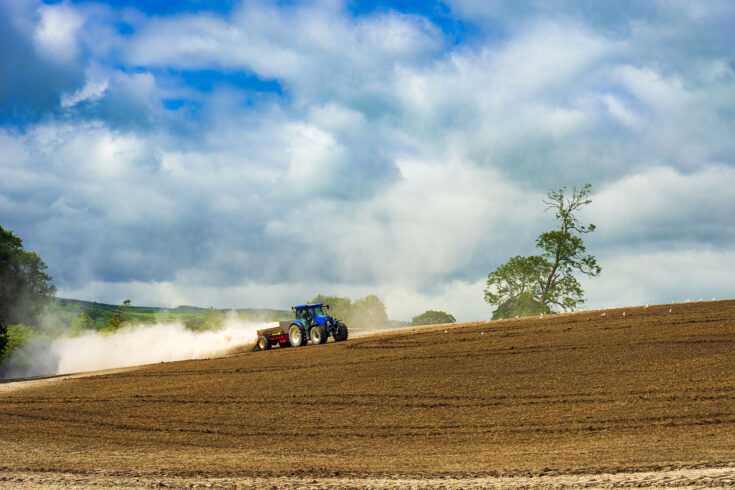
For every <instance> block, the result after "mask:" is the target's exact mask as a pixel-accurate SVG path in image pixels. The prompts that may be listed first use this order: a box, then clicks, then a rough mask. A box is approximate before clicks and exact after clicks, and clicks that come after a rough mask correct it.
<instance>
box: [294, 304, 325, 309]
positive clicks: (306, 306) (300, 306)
mask: <svg viewBox="0 0 735 490" xmlns="http://www.w3.org/2000/svg"><path fill="white" fill-rule="evenodd" d="M323 305H324V303H312V304H310V305H299V306H292V307H291V309H292V310H301V309H303V308H308V307H310V306H323Z"/></svg>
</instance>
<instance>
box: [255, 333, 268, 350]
mask: <svg viewBox="0 0 735 490" xmlns="http://www.w3.org/2000/svg"><path fill="white" fill-rule="evenodd" d="M270 348H271V341H270V340H269V339H268V337H266V336H265V335H261V336H260V337H258V350H268V349H270Z"/></svg>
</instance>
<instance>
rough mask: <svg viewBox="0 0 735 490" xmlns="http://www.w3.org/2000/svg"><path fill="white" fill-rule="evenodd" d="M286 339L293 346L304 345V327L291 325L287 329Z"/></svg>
mask: <svg viewBox="0 0 735 490" xmlns="http://www.w3.org/2000/svg"><path fill="white" fill-rule="evenodd" d="M288 340H289V342H291V345H292V346H293V347H300V346H302V345H306V335H304V329H302V328H301V327H300V326H298V325H291V327H290V328H289V329H288Z"/></svg>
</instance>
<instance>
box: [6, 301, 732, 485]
mask: <svg viewBox="0 0 735 490" xmlns="http://www.w3.org/2000/svg"><path fill="white" fill-rule="evenodd" d="M670 309H671V312H669V310H670ZM602 313H603V312H602V311H591V312H582V313H577V314H573V315H552V316H546V317H544V318H527V319H519V320H506V321H493V322H490V323H488V322H474V323H466V324H456V325H450V326H435V327H424V328H413V329H402V330H397V331H391V332H383V333H379V334H375V335H370V336H364V337H361V338H356V339H351V340H349V341H347V342H343V343H328V344H326V345H321V346H311V345H309V346H307V347H301V348H289V349H280V348H278V349H273V350H271V351H266V352H255V353H244V354H239V355H235V356H230V357H226V358H221V359H207V360H199V361H183V362H175V363H165V364H164V363H162V364H157V365H150V366H144V367H140V368H135V369H131V370H124V371H120V372H114V373H104V374H97V375H94V376H87V377H61V378H58V379H51V380H45V381H46V382H41V383H36V384H35V385H33V386H27V387H25V388H23V389H15V388H7V386H10V385H13V383H6V384H4V385H0V387H5V389H4V390H2V391H0V428H2V431H1V432H0V486H39V485H42V486H49V487H55V486H58V487H61V486H69V485H75V486H81V487H94V486H103V487H110V486H116V487H121V486H128V487H147V486H151V485H155V486H158V485H166V486H175V487H177V486H181V487H184V486H199V485H201V486H205V485H215V486H257V487H261V486H276V487H287V488H288V487H293V488H296V487H313V488H339V487H353V488H383V487H393V486H402V487H416V488H419V487H422V488H423V487H444V488H468V487H477V488H481V487H482V488H487V487H509V486H522V487H534V488H563V487H569V486H571V487H607V486H655V487H666V486H671V487H686V486H691V487H702V486H712V487H726V486H733V485H735V300H728V301H717V302H704V303H693V304H686V305H684V304H676V305H656V306H651V307H649V308H643V307H636V308H625V309H616V310H607V311H605V312H604V313H605V316H602ZM623 313H625V316H624V315H623ZM445 331H446V332H445ZM16 386H25V385H23V384H22V383H19V384H16Z"/></svg>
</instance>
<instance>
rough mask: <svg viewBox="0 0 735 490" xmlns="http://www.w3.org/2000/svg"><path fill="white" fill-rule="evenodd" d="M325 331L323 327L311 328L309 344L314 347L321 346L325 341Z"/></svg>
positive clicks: (315, 326)
mask: <svg viewBox="0 0 735 490" xmlns="http://www.w3.org/2000/svg"><path fill="white" fill-rule="evenodd" d="M327 335H329V334H328V333H327V329H326V327H324V325H314V326H313V327H311V332H309V336H310V337H311V343H312V344H314V345H319V344H323V343H325V342H326V341H327Z"/></svg>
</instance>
